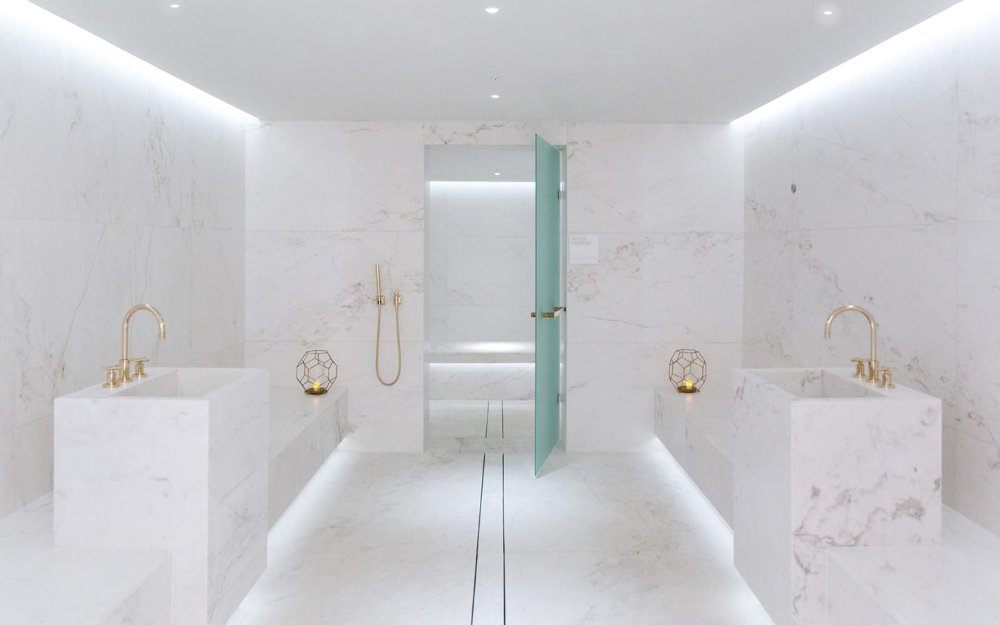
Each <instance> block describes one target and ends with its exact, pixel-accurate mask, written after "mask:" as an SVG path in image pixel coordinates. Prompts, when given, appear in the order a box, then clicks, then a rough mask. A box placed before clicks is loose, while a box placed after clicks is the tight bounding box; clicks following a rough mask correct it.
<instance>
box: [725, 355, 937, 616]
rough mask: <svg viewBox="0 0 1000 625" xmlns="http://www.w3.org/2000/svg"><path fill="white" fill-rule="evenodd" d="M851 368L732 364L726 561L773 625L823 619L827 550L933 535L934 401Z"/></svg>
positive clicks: (927, 538)
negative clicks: (730, 552) (729, 551)
mask: <svg viewBox="0 0 1000 625" xmlns="http://www.w3.org/2000/svg"><path fill="white" fill-rule="evenodd" d="M852 373H853V370H852V369H823V368H809V369H744V370H740V371H737V372H736V377H735V384H736V391H735V399H736V406H735V411H734V415H733V421H734V423H733V425H734V427H735V449H734V458H733V493H734V495H733V540H734V560H735V564H736V568H737V569H738V570H739V571H740V573H741V574H742V575H743V578H744V579H745V580H746V581H747V584H748V585H749V586H750V588H751V589H752V590H753V591H754V593H755V594H756V595H757V598H758V599H759V600H760V602H761V603H762V604H763V605H764V607H765V608H766V609H767V611H768V613H769V614H770V615H771V618H772V619H773V620H774V622H775V625H814V624H816V623H823V622H825V621H824V618H825V613H826V594H825V593H826V551H825V550H826V549H827V548H828V547H861V546H873V545H910V544H922V543H933V542H937V541H938V540H939V539H940V533H941V401H940V400H939V399H937V398H935V397H931V396H930V395H927V394H924V393H921V392H919V391H917V390H914V389H911V388H907V387H905V386H903V385H900V384H897V385H896V388H892V389H884V388H881V387H877V386H875V385H872V384H869V383H868V382H865V381H863V380H860V379H857V378H854V377H853V376H852Z"/></svg>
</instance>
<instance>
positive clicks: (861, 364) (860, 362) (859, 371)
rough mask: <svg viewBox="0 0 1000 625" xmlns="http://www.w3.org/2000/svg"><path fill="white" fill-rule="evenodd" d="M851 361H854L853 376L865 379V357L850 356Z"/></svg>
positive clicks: (866, 360)
mask: <svg viewBox="0 0 1000 625" xmlns="http://www.w3.org/2000/svg"><path fill="white" fill-rule="evenodd" d="M851 362H853V363H854V377H856V378H861V379H862V380H864V379H865V363H866V362H868V359H867V358H851Z"/></svg>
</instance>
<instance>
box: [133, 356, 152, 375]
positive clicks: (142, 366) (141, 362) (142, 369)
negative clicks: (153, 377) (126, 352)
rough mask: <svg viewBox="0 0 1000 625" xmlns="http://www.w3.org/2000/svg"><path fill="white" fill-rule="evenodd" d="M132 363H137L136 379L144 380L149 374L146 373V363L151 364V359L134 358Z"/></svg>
mask: <svg viewBox="0 0 1000 625" xmlns="http://www.w3.org/2000/svg"><path fill="white" fill-rule="evenodd" d="M131 360H132V362H134V363H135V374H134V377H136V378H144V377H146V376H147V375H149V374H148V373H146V363H147V362H149V358H132V359H131Z"/></svg>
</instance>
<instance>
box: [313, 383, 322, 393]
mask: <svg viewBox="0 0 1000 625" xmlns="http://www.w3.org/2000/svg"><path fill="white" fill-rule="evenodd" d="M319 387H320V383H319V382H313V390H314V391H318V390H319Z"/></svg>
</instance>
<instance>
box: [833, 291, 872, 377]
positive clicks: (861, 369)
mask: <svg viewBox="0 0 1000 625" xmlns="http://www.w3.org/2000/svg"><path fill="white" fill-rule="evenodd" d="M851 310H853V311H854V312H856V313H859V314H862V315H864V317H865V319H867V320H868V332H869V337H870V338H871V354H870V355H869V356H868V373H867V374H865V372H864V365H862V364H860V363H858V365H859V366H858V367H857V370H856V374H857V375H858V377H861V378H864V379H865V380H868V381H869V382H873V383H874V382H877V381H878V370H879V368H878V329H877V326H876V325H875V316H874V315H872V314H871V313H870V312H868V311H867V310H865V309H864V308H862V307H861V306H855V305H854V304H848V305H847V306H841V307H839V308H835V309H833V312H831V313H830V316H829V317H827V318H826V327H825V328H824V330H823V338H827V339H828V338H830V325H831V324H832V323H833V320H834V319H836V318H837V315H839V314H840V313H844V312H848V311H851Z"/></svg>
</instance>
